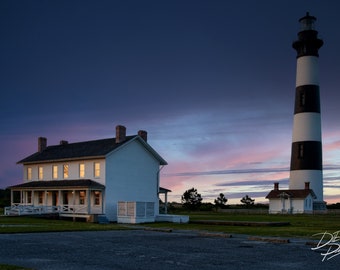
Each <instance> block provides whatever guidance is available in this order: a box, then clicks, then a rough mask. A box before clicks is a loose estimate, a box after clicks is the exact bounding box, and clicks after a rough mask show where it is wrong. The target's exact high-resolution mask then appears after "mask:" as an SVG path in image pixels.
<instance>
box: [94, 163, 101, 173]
mask: <svg viewBox="0 0 340 270" xmlns="http://www.w3.org/2000/svg"><path fill="white" fill-rule="evenodd" d="M94 177H100V163H99V162H95V163H94Z"/></svg>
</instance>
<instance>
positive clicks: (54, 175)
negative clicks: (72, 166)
mask: <svg viewBox="0 0 340 270" xmlns="http://www.w3.org/2000/svg"><path fill="white" fill-rule="evenodd" d="M52 177H53V179H58V166H57V165H53V167H52Z"/></svg>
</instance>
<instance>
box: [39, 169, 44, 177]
mask: <svg viewBox="0 0 340 270" xmlns="http://www.w3.org/2000/svg"><path fill="white" fill-rule="evenodd" d="M38 170H39V174H38V178H39V180H42V179H43V178H44V168H43V167H39V168H38Z"/></svg>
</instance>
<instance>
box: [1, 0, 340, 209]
mask: <svg viewBox="0 0 340 270" xmlns="http://www.w3.org/2000/svg"><path fill="white" fill-rule="evenodd" d="M307 11H309V12H310V14H311V15H312V16H315V17H317V21H316V28H317V30H318V31H319V37H320V38H321V39H323V40H324V46H323V47H322V48H321V49H320V51H319V54H320V58H319V67H320V93H321V117H322V140H323V166H324V172H323V173H324V199H325V201H327V202H328V203H334V202H340V125H339V115H340V106H339V102H340V90H339V85H340V51H339V48H340V13H339V11H340V2H339V1H330V0H329V1H316V0H315V1H313V0H306V1H299V0H284V1H273V0H271V1H269V0H268V1H263V0H258V1H252V0H247V1H246V0H237V1H236V0H235V1H231V0H230V1H228V0H224V1H222V0H220V1H218V0H215V1H213V0H205V1H200V0H192V1H189V0H172V1H170V0H169V1H166V0H164V1H161V0H158V1H148V0H135V1H129V0H124V1H113V0H112V1H103V0H100V1H96V0H88V1H86V0H79V1H72V0H67V1H66V0H65V1H62V0H58V1H38V0H37V1H33V0H31V1H29V0H22V1H15V0H2V1H0V37H1V39H0V41H1V42H0V74H1V79H0V89H1V99H0V128H1V129H0V150H1V152H0V157H1V162H0V188H6V187H8V186H10V185H14V184H19V183H22V181H23V180H22V164H20V165H17V164H16V162H17V161H19V160H21V159H23V158H24V157H26V156H28V155H30V154H32V153H34V152H36V151H37V141H38V137H39V136H43V137H46V138H47V144H48V145H55V144H59V141H60V140H67V141H69V143H71V142H79V141H85V140H95V139H102V138H109V137H115V126H116V125H120V124H121V125H124V126H126V128H127V134H128V135H133V134H136V133H137V131H138V130H140V129H143V130H146V131H147V132H148V142H149V144H150V145H151V146H152V147H153V148H154V149H155V150H156V151H157V152H158V153H159V154H160V155H161V156H162V157H163V158H164V159H165V160H166V161H167V162H168V165H167V166H165V167H164V168H163V169H162V171H161V182H160V185H161V186H162V187H165V188H168V189H171V190H172V192H171V193H170V194H169V198H168V200H169V201H178V202H179V201H180V198H181V195H182V194H183V192H184V191H185V190H187V189H189V188H191V187H195V188H197V190H198V192H199V193H200V194H201V195H202V197H203V202H208V201H213V200H214V199H215V198H216V197H217V196H218V195H219V193H224V194H225V196H226V197H227V198H228V199H229V201H228V203H239V202H240V199H241V198H242V197H243V196H245V195H246V194H248V195H249V196H251V197H252V198H254V199H255V202H256V203H259V202H268V201H266V199H265V198H264V197H265V196H266V195H267V194H268V192H269V191H270V190H271V189H272V188H273V183H274V182H279V183H280V187H281V188H288V178H289V164H290V149H291V139H292V127H293V108H294V97H295V72H296V52H295V51H294V49H293V48H292V46H291V45H292V42H293V41H294V40H296V39H297V32H298V31H299V23H298V20H299V18H301V17H303V16H305V14H306V12H307Z"/></svg>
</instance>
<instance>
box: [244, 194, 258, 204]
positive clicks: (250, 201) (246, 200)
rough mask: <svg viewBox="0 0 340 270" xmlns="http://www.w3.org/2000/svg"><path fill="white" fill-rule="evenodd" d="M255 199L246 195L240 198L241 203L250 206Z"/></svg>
mask: <svg viewBox="0 0 340 270" xmlns="http://www.w3.org/2000/svg"><path fill="white" fill-rule="evenodd" d="M254 202H255V199H252V198H250V197H249V196H248V195H246V196H244V197H243V198H242V199H241V203H243V204H244V205H245V206H251V205H254Z"/></svg>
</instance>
